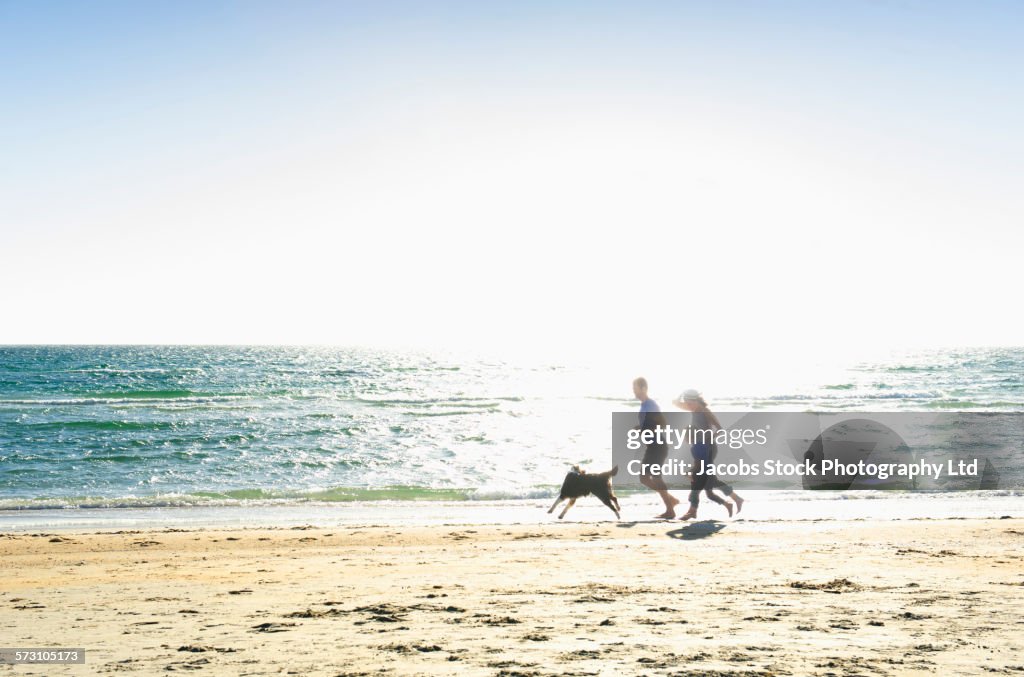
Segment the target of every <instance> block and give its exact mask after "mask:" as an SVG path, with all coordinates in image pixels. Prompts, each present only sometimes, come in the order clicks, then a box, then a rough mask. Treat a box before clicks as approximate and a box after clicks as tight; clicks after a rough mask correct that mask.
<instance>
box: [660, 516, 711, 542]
mask: <svg viewBox="0 0 1024 677" xmlns="http://www.w3.org/2000/svg"><path fill="white" fill-rule="evenodd" d="M724 528H725V524H724V523H723V522H715V521H713V520H707V521H704V522H693V523H691V524H687V525H686V526H685V527H681V528H679V529H673V530H672V531H669V532H667V533H666V534H665V535H666V536H668V537H669V538H675V539H678V540H680V541H695V540H697V539H699V538H707V537H708V536H714V535H715V534H717V533H718V532H719V531H721V530H722V529H724Z"/></svg>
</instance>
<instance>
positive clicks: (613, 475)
mask: <svg viewBox="0 0 1024 677" xmlns="http://www.w3.org/2000/svg"><path fill="white" fill-rule="evenodd" d="M610 474H611V476H612V477H615V476H616V475H618V474H619V466H615V467H614V468H612V471H611V473H610Z"/></svg>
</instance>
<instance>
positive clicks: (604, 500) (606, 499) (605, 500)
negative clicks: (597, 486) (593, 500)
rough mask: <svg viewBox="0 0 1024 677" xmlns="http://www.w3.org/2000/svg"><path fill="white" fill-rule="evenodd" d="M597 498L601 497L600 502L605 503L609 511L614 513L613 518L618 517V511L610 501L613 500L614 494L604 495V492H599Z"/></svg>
mask: <svg viewBox="0 0 1024 677" xmlns="http://www.w3.org/2000/svg"><path fill="white" fill-rule="evenodd" d="M598 498H599V499H601V502H602V503H604V504H605V505H607V506H608V507H609V508H610V509H611V511H612V512H613V513H615V519H619V511H618V509H617V508H616V507H615V506H614V505H613V504H612V501H614V500H615V497H614V496H608V495H605V494H601V495H600V496H598Z"/></svg>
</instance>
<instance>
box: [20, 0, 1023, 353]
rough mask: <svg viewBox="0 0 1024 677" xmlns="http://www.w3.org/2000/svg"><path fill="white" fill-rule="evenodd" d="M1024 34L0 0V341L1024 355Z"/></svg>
mask: <svg viewBox="0 0 1024 677" xmlns="http://www.w3.org/2000/svg"><path fill="white" fill-rule="evenodd" d="M1022 20H1024V5H1021V4H1020V3H1015V2H1004V3H995V2H980V3H973V2H972V3H936V2H835V3H822V2H800V3H795V2H725V3H720V2H708V3H684V2H664V3H653V2H652V3H643V2H640V3H636V2H630V3H625V2H623V3H594V2H572V3H570V2H564V3H557V2H556V3H551V2H543V3H540V2H538V3H501V4H500V3H482V2H464V3H425V2H408V3H388V2H367V3H341V2H334V3H309V2H306V3H303V2H287V3H285V2H279V3H267V2H259V3H257V2H239V3H216V2H132V3H128V2H88V3H86V2H67V3H55V2H4V1H0V93H2V94H0V148H2V152H0V227H2V232H3V247H2V248H0V284H2V285H3V287H4V288H5V289H7V290H12V289H17V290H18V292H17V294H16V295H15V296H14V298H8V300H7V304H6V308H5V309H4V310H3V311H2V312H3V315H2V317H3V321H2V322H0V342H34V341H45V342H277V341H283V342H329V343H353V342H354V343H414V344H417V343H423V344H457V343H458V342H460V341H464V342H467V343H490V344H497V345H509V346H513V345H515V346H516V347H521V346H522V344H524V343H537V344H545V343H549V342H553V341H556V340H564V341H566V342H569V343H578V342H586V343H588V344H592V345H593V344H595V343H596V345H597V350H598V351H600V350H603V349H610V348H611V347H613V346H621V345H622V344H624V343H628V342H629V341H630V340H631V337H632V336H633V335H634V333H635V329H633V330H630V329H627V328H626V323H625V322H624V321H621V320H618V321H613V320H611V319H610V318H612V317H613V316H614V317H621V309H623V308H628V307H629V306H630V304H632V303H633V302H634V301H635V299H636V294H637V293H638V289H639V288H643V289H646V290H649V291H650V292H652V293H655V294H663V295H664V296H665V298H666V299H667V300H668V302H670V303H674V307H675V308H677V309H678V308H687V307H689V306H690V304H691V301H690V300H688V297H689V296H691V295H692V294H693V293H694V289H695V288H696V287H694V288H689V289H684V288H683V287H682V286H681V281H682V280H696V281H699V285H698V286H699V288H700V289H702V290H705V291H707V292H709V293H711V294H713V295H714V298H715V304H716V306H718V307H721V308H725V309H731V310H734V311H737V312H739V311H742V312H743V313H746V315H745V316H744V317H745V318H746V325H747V326H749V327H755V328H756V330H757V333H758V334H760V335H762V336H765V335H767V336H776V337H786V336H791V334H792V333H793V332H792V328H793V327H799V326H802V325H804V324H806V323H810V322H817V323H818V326H819V327H822V328H823V330H825V331H826V332H829V331H831V332H833V333H837V334H839V335H841V336H842V337H843V339H842V341H840V344H839V345H840V346H850V347H851V348H852V346H855V345H860V344H862V343H863V342H867V341H875V342H878V341H889V342H891V343H892V344H894V345H901V346H918V345H935V344H951V343H972V344H994V343H1001V344H1006V343H1015V342H1016V343H1019V342H1020V341H1019V323H1018V322H1017V320H1016V318H1015V317H1013V318H1011V317H1009V314H1010V313H1009V312H1008V308H1007V303H1008V299H1007V298H1006V296H1007V294H1008V293H1009V291H1010V290H1011V289H1013V288H1016V287H1019V274H1015V273H1014V272H1013V269H1014V268H1015V267H1016V266H1018V265H1019V259H1020V255H1021V253H1022V249H1024V247H1022V244H1024V240H1022V235H1021V234H1020V231H1021V229H1020V224H1021V222H1022V218H1021V217H1022V216H1024V205H1022V198H1021V195H1022V192H1024V191H1021V186H1022V183H1024V182H1022V178H1024V177H1022V158H1024V134H1022V132H1024V87H1022V85H1024V83H1022V82H1021V72H1022V68H1021V66H1022V65H1024V53H1022V52H1024V47H1022V43H1021V41H1020V39H1019V37H1020V30H1021V27H1022V25H1024V21H1022ZM645 238H646V241H649V242H651V243H652V244H653V245H654V249H653V251H644V250H643V249H642V248H641V247H638V244H637V243H639V242H643V241H645ZM766 295H769V296H771V297H772V300H770V301H769V300H765V296H766ZM672 298H675V299H676V300H675V301H674V302H673V301H672V300H671V299H672ZM758 299H759V300H758ZM837 307H842V310H841V311H837V310H836V308H837ZM616 309H619V310H616ZM858 312H863V313H867V314H868V315H869V316H870V317H872V318H873V320H872V322H871V323H867V324H865V323H864V322H863V318H860V317H858V316H857V315H856V313H858ZM952 317H958V318H960V319H959V320H952V321H951V318H952ZM876 323H880V324H881V325H883V326H885V327H886V328H887V329H886V330H885V332H879V331H878V329H877V325H876ZM694 324H695V323H694V322H693V321H692V320H690V319H687V318H682V317H679V316H676V317H674V318H672V319H665V320H663V321H662V322H661V323H660V324H659V325H658V326H656V327H652V326H648V327H647V328H646V330H647V331H648V332H649V333H653V334H656V335H659V336H668V337H676V336H682V335H686V334H687V333H688V331H689V330H690V329H692V327H693V325H694ZM610 325H612V326H610ZM641 333H643V331H641ZM723 334H725V335H731V338H730V337H728V336H727V337H723V339H722V340H724V341H726V342H729V341H733V342H738V341H740V339H739V338H737V335H738V334H740V332H723ZM880 334H884V336H882V335H880ZM598 337H599V338H598ZM666 340H667V341H668V342H669V343H671V340H672V339H666ZM701 340H708V339H701ZM775 340H777V341H782V340H786V341H790V342H792V341H794V340H795V341H797V342H799V341H800V340H802V339H799V338H797V339H793V338H788V339H783V338H778V339H775Z"/></svg>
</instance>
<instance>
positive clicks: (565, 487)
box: [548, 465, 620, 519]
mask: <svg viewBox="0 0 1024 677" xmlns="http://www.w3.org/2000/svg"><path fill="white" fill-rule="evenodd" d="M618 472H619V466H615V467H614V468H612V469H611V470H609V471H607V472H601V473H597V474H595V475H588V474H587V471H586V470H580V467H579V466H578V465H574V466H573V467H572V470H571V471H569V472H568V473H567V474H566V476H565V481H564V482H562V489H561V491H559V492H558V498H557V499H555V502H554V503H553V504H552V505H551V509H550V510H548V514H549V515H550V514H551V513H553V512H554V511H555V506H557V505H558V504H559V503H561V502H562V501H564V500H565V499H569V505H567V506H565V508H564V509H563V510H562V512H561V514H560V515H559V516H558V519H562V518H563V517H565V513H567V512H569V508H571V507H572V506H573V504H574V503H576V499H577V498H580V497H582V496H586V495H587V494H593V495H594V496H597V497H598V498H599V499H600V500H601V502H602V503H604V504H605V505H607V506H608V507H609V508H611V509H612V512H613V513H615V519H619V510H620V508H619V499H617V498H615V492H613V491H612V477H614V476H615V475H616V474H617V473H618Z"/></svg>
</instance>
